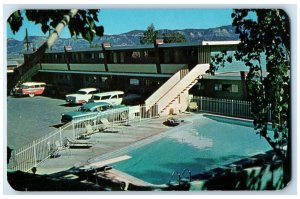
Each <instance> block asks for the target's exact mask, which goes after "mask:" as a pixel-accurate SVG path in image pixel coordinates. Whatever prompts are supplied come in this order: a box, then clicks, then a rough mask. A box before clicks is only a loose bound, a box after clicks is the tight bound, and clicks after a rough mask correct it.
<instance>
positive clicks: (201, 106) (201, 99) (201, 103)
mask: <svg viewBox="0 0 300 199" xmlns="http://www.w3.org/2000/svg"><path fill="white" fill-rule="evenodd" d="M200 112H202V96H201V97H200Z"/></svg>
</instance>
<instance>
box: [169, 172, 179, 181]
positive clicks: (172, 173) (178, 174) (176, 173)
mask: <svg viewBox="0 0 300 199" xmlns="http://www.w3.org/2000/svg"><path fill="white" fill-rule="evenodd" d="M175 174H177V175H178V184H180V178H181V176H180V173H179V172H178V171H176V170H175V171H173V173H172V175H171V177H170V178H169V184H170V183H171V180H172V178H173V176H174V175H175Z"/></svg>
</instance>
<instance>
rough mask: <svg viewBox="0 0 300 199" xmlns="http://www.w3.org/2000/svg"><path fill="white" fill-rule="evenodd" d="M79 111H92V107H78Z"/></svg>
mask: <svg viewBox="0 0 300 199" xmlns="http://www.w3.org/2000/svg"><path fill="white" fill-rule="evenodd" d="M78 111H81V112H91V110H90V109H88V108H85V107H80V108H79V109H78Z"/></svg>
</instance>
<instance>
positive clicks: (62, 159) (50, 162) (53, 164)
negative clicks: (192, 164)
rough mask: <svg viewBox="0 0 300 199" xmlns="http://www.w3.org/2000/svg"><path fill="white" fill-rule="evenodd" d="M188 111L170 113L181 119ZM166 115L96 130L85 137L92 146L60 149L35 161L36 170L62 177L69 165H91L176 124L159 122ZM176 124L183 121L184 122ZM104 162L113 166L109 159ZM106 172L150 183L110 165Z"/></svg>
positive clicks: (148, 184) (117, 176)
mask: <svg viewBox="0 0 300 199" xmlns="http://www.w3.org/2000/svg"><path fill="white" fill-rule="evenodd" d="M192 115H194V114H193V113H188V114H181V115H175V116H173V117H174V118H176V119H184V118H185V117H189V116H192ZM169 117H170V116H167V117H160V118H156V119H151V120H146V121H141V122H134V123H131V124H130V125H126V126H125V125H124V126H121V127H119V128H120V130H119V132H118V133H103V132H99V133H95V134H92V135H91V138H90V139H88V140H87V141H88V142H92V143H93V145H92V147H90V148H81V149H79V148H78V149H67V150H63V151H60V152H59V156H58V157H56V158H50V159H47V160H45V161H44V162H43V163H41V164H39V165H38V167H37V172H36V174H40V175H43V174H48V175H53V176H55V177H56V178H58V179H59V178H65V176H66V175H68V172H67V171H68V170H70V169H72V168H80V167H81V168H82V167H85V166H88V165H93V164H95V163H96V162H99V158H100V159H102V160H105V159H103V157H104V158H105V155H107V154H110V153H112V152H115V151H122V149H125V148H126V147H129V146H131V145H133V144H136V143H138V142H139V141H146V140H151V139H152V138H154V137H156V136H159V135H160V134H162V133H163V132H166V131H167V130H169V129H172V128H176V127H168V126H166V125H164V124H163V122H165V121H166V120H167V119H168V118H169ZM180 125H184V123H182V124H180ZM180 125H179V126H180ZM107 159H109V158H107ZM108 165H109V166H113V163H111V164H108ZM99 174H100V173H99ZM108 174H109V175H110V178H119V179H120V180H123V181H128V182H131V183H132V182H134V183H136V184H137V185H140V186H152V184H150V183H147V182H144V181H142V180H139V179H136V178H134V177H132V176H129V175H127V174H125V173H123V172H120V171H117V170H115V169H111V170H109V172H106V173H105V175H106V177H107V175H108ZM102 176H103V174H102Z"/></svg>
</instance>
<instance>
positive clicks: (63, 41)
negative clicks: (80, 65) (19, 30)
mask: <svg viewBox="0 0 300 199" xmlns="http://www.w3.org/2000/svg"><path fill="white" fill-rule="evenodd" d="M144 32H145V30H132V31H130V32H127V33H122V34H118V35H104V36H103V37H95V38H94V40H93V42H92V43H91V44H92V45H93V46H101V44H102V43H110V44H111V45H112V46H135V45H141V44H140V37H141V36H143V33H144ZM158 32H159V35H162V34H163V33H174V32H179V33H181V34H183V35H184V36H185V38H186V39H187V41H188V42H202V41H204V40H206V41H218V40H223V41H228V40H238V39H239V37H238V35H237V34H235V31H234V27H232V26H230V25H228V26H221V27H217V28H210V29H183V30H168V29H161V30H158ZM46 39H47V37H46V36H29V42H30V46H31V48H33V47H39V46H40V45H42V43H43V42H45V41H46ZM91 44H90V43H89V42H87V41H86V40H84V39H82V38H77V39H74V38H59V39H58V40H57V41H56V43H55V44H54V46H53V47H52V50H63V47H64V46H72V49H74V50H78V49H87V48H90V46H91ZM23 52H24V41H18V40H15V39H12V38H8V39H7V55H8V58H16V57H20V56H22V53H23Z"/></svg>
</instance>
